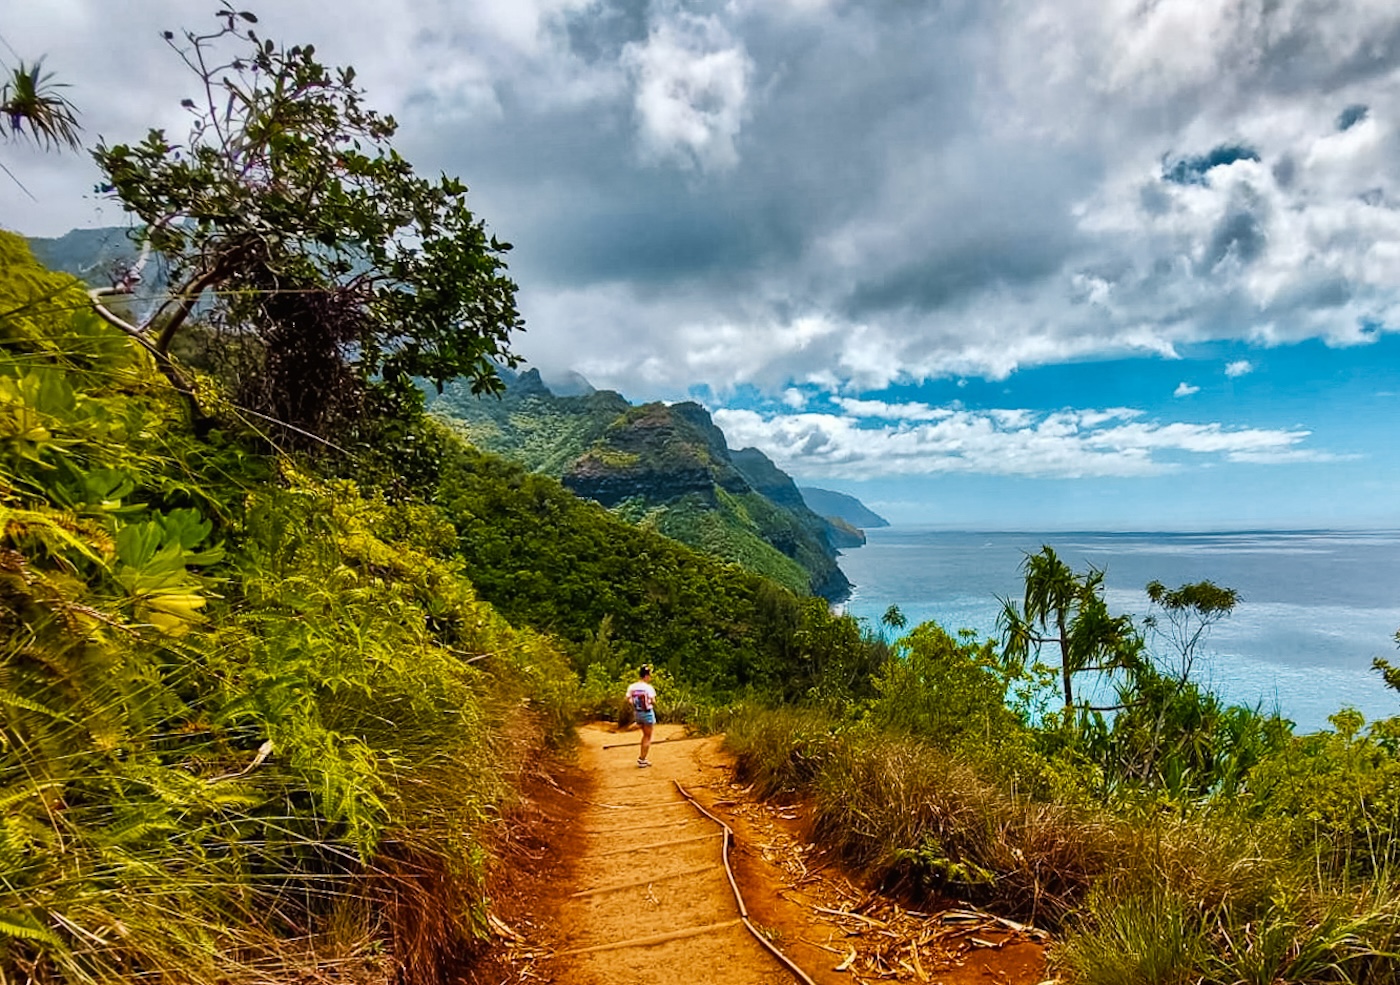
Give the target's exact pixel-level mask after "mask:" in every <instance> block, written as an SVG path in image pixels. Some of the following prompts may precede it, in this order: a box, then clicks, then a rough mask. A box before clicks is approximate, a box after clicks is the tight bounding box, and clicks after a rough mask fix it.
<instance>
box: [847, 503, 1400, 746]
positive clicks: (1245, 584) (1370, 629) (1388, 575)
mask: <svg viewBox="0 0 1400 985" xmlns="http://www.w3.org/2000/svg"><path fill="white" fill-rule="evenodd" d="M867 537H868V541H867V543H866V545H865V546H864V547H861V548H857V549H854V550H849V551H846V552H845V553H844V554H843V555H842V557H841V568H842V570H843V571H845V572H846V575H847V577H848V578H850V580H851V581H852V582H854V583H855V589H854V591H853V593H852V595H851V598H850V599H849V600H848V601H847V603H846V611H848V612H850V613H851V614H853V615H855V616H857V617H861V618H865V619H868V620H869V621H870V623H871V625H872V626H876V625H878V623H879V618H880V616H881V615H882V614H883V613H884V612H885V610H886V609H887V608H888V607H889V606H890V605H892V604H893V605H898V606H899V608H900V610H901V611H902V612H903V613H904V615H905V617H906V618H907V619H908V620H909V625H910V626H911V627H912V626H914V625H916V624H917V623H920V622H923V621H925V620H930V619H932V620H936V621H937V622H938V623H939V624H940V625H941V626H943V627H944V628H945V629H948V630H957V629H960V628H963V627H966V628H970V629H973V630H976V631H977V633H978V634H979V636H995V635H996V632H997V629H996V625H997V616H998V615H999V614H1000V612H1001V604H1000V603H999V602H998V601H997V596H1003V597H1010V598H1012V599H1013V600H1015V601H1017V602H1018V603H1019V602H1020V597H1021V593H1022V584H1021V580H1020V571H1019V568H1020V564H1021V561H1022V559H1023V558H1024V556H1025V554H1027V553H1033V552H1035V551H1038V550H1040V548H1041V545H1044V544H1048V545H1050V546H1051V547H1053V548H1054V549H1055V551H1056V553H1057V554H1059V556H1060V558H1061V559H1062V560H1064V561H1065V562H1066V563H1067V564H1069V565H1070V566H1071V567H1073V568H1074V569H1075V570H1076V571H1083V570H1085V569H1086V568H1087V567H1088V566H1089V565H1093V566H1095V567H1097V568H1100V569H1103V570H1104V572H1105V579H1104V584H1105V587H1106V592H1107V599H1108V604H1109V610H1110V611H1111V612H1112V613H1113V614H1115V615H1117V614H1120V613H1124V612H1128V613H1132V614H1134V615H1135V616H1139V617H1140V616H1143V615H1145V614H1146V613H1147V611H1148V603H1147V596H1146V594H1145V592H1144V587H1145V586H1146V585H1147V583H1148V582H1149V581H1152V580H1153V579H1156V580H1158V581H1161V582H1162V583H1163V584H1165V585H1166V586H1167V587H1168V588H1175V587H1177V586H1178V585H1181V584H1184V583H1187V582H1197V581H1203V580H1207V579H1209V580H1210V581H1213V582H1215V583H1216V584H1217V585H1222V586H1226V587H1229V588H1233V589H1236V590H1237V591H1238V592H1239V593H1240V597H1241V601H1240V603H1239V604H1238V605H1237V606H1236V607H1235V610H1234V612H1233V613H1232V614H1231V615H1229V616H1228V617H1226V618H1225V619H1224V620H1223V621H1222V622H1220V623H1218V624H1217V625H1216V627H1215V628H1214V630H1213V631H1212V633H1211V635H1210V637H1209V638H1208V639H1207V640H1206V642H1205V643H1204V645H1203V646H1202V648H1201V650H1200V651H1199V652H1200V654H1201V655H1200V656H1198V658H1197V662H1196V668H1195V672H1194V673H1193V676H1194V677H1195V678H1196V679H1197V680H1198V681H1200V682H1201V683H1203V684H1204V685H1206V686H1208V687H1209V688H1210V689H1211V690H1213V691H1215V692H1216V693H1217V694H1219V695H1220V696H1221V697H1223V698H1224V699H1226V700H1227V701H1230V702H1232V703H1238V704H1246V705H1250V706H1258V707H1261V708H1262V709H1264V710H1266V711H1272V710H1277V711H1279V712H1280V713H1281V714H1282V715H1284V716H1285V717H1286V718H1290V719H1292V720H1293V721H1294V722H1295V723H1296V725H1297V730H1298V731H1299V732H1310V731H1315V730H1318V729H1323V728H1328V727H1329V725H1328V723H1327V717H1328V716H1329V715H1331V714H1333V713H1334V712H1336V711H1338V710H1339V709H1341V708H1343V707H1352V708H1355V709H1356V710H1358V711H1360V712H1361V713H1362V714H1364V715H1365V716H1366V718H1367V720H1368V721H1369V720H1374V719H1376V718H1384V717H1388V716H1391V715H1400V693H1397V692H1395V691H1391V690H1389V689H1388V688H1386V687H1385V685H1384V683H1383V682H1382V681H1381V679H1380V675H1379V674H1377V673H1376V672H1375V671H1373V670H1372V669H1371V660H1372V658H1373V657H1377V656H1383V657H1387V658H1393V659H1394V660H1395V662H1400V651H1397V649H1396V645H1395V640H1394V634H1395V632H1396V630H1397V629H1400V531H1281V532H1280V531H1242V532H1234V533H1033V532H1027V533H1005V532H997V533H979V532H973V531H949V530H936V529H928V528H918V527H889V528H885V529H878V530H869V531H867Z"/></svg>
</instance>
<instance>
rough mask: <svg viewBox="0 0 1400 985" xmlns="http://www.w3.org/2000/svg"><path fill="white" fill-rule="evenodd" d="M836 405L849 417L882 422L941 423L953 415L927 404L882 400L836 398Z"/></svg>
mask: <svg viewBox="0 0 1400 985" xmlns="http://www.w3.org/2000/svg"><path fill="white" fill-rule="evenodd" d="M836 403H837V405H839V406H840V408H841V409H842V410H844V411H845V412H846V413H847V414H848V415H849V416H851V417H871V418H881V419H884V420H903V421H941V420H943V419H944V418H946V417H951V416H952V415H953V413H954V412H953V411H951V410H949V409H948V408H947V407H930V406H929V405H928V404H891V403H886V402H885V401H883V400H857V399H854V398H851V397H837V398H836Z"/></svg>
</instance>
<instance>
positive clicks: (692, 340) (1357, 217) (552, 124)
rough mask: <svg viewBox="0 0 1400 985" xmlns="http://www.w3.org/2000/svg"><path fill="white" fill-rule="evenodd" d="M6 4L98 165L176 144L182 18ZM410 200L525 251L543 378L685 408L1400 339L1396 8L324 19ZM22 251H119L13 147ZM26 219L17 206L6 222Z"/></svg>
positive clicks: (53, 159) (319, 16)
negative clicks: (171, 45)
mask: <svg viewBox="0 0 1400 985" xmlns="http://www.w3.org/2000/svg"><path fill="white" fill-rule="evenodd" d="M128 6H132V9H131V10H125V11H124V13H123V16H121V17H120V18H114V17H112V16H111V14H110V11H109V9H108V8H109V5H107V4H103V3H101V2H100V0H64V2H63V3H48V4H34V3H31V4H20V5H17V6H16V8H15V10H14V11H13V12H10V13H9V14H7V19H6V25H5V36H6V39H7V40H8V41H9V42H10V43H11V44H12V45H14V46H15V47H16V48H17V49H18V50H20V51H21V52H23V53H25V54H29V53H35V54H40V53H43V54H48V55H49V60H48V61H47V62H46V65H47V66H48V67H50V68H52V69H53V70H54V71H55V72H56V73H58V76H59V77H60V78H61V79H62V80H63V81H66V82H68V83H69V84H70V88H69V89H68V90H66V94H67V95H69V96H70V98H72V99H73V100H74V102H75V103H77V104H78V106H79V108H80V109H81V110H82V113H83V116H82V122H83V123H84V125H85V127H87V132H88V133H89V134H90V135H95V134H102V135H104V136H105V137H107V138H108V139H111V140H131V139H136V138H139V137H140V136H141V134H142V133H143V131H144V129H145V127H147V126H151V125H154V126H164V127H167V128H168V129H169V130H170V132H171V133H172V134H180V133H182V132H183V130H184V125H185V120H184V117H183V114H182V113H181V112H180V110H179V100H180V98H181V97H183V96H185V95H188V94H190V89H191V82H192V80H191V79H190V77H189V76H188V74H187V73H186V72H185V71H184V69H183V67H182V66H181V65H180V64H179V61H178V59H176V58H175V57H174V56H173V54H171V53H169V52H167V51H166V50H165V49H164V46H163V45H162V44H161V42H160V41H159V36H158V33H157V32H158V31H159V30H160V29H162V28H170V27H179V26H181V25H186V26H191V27H202V26H207V24H208V23H210V21H209V18H208V17H207V15H203V14H199V13H198V12H196V11H191V10H190V9H189V8H188V5H187V4H183V3H180V2H178V0H149V2H147V3H142V4H138V5H128ZM259 14H260V16H261V17H262V19H263V23H262V24H261V25H260V29H261V30H260V33H263V34H265V35H266V36H269V37H275V38H279V39H286V40H288V41H314V42H315V43H316V44H317V48H318V51H319V52H320V53H321V54H322V55H323V56H324V57H325V58H326V59H327V60H328V61H331V62H334V63H338V64H344V63H353V64H355V65H356V67H357V68H358V69H359V70H360V75H359V78H360V80H361V81H362V82H363V84H364V85H365V87H366V90H367V95H368V100H369V102H370V103H371V104H372V105H374V106H375V107H376V108H380V109H383V110H386V111H389V112H392V113H394V114H395V116H396V117H397V118H398V119H399V120H400V121H401V124H402V128H401V130H400V133H399V135H398V137H397V143H398V145H399V146H400V147H401V148H403V150H404V152H405V154H406V156H408V157H409V159H410V160H412V161H413V162H414V163H415V164H416V165H417V166H418V167H419V169H420V170H421V171H423V172H424V173H427V174H433V173H436V172H437V171H438V170H443V171H447V172H448V173H452V174H460V175H461V176H463V178H464V179H465V180H466V181H467V183H468V184H469V185H470V186H471V196H472V198H471V200H472V203H473V208H474V209H475V210H476V211H477V213H478V214H479V215H480V216H481V217H482V218H483V219H484V220H486V221H487V222H488V223H489V225H490V228H491V231H492V232H496V233H499V234H500V235H501V236H502V237H503V238H505V239H508V240H510V241H511V242H513V243H515V244H516V250H515V252H513V253H512V254H511V255H510V263H511V272H512V275H513V276H514V277H515V278H516V279H517V281H518V282H519V284H520V286H521V293H520V304H521V309H522V312H523V314H524V315H525V318H526V320H527V324H528V329H529V330H528V332H527V333H526V334H525V335H523V336H521V337H520V339H519V342H518V345H519V348H520V350H521V351H522V352H523V354H524V355H525V356H527V357H528V358H529V359H530V360H531V361H532V362H534V363H536V364H538V365H539V366H540V367H541V368H542V369H544V370H563V369H568V368H576V369H580V370H582V371H583V372H585V374H586V375H588V376H589V377H590V378H594V377H595V374H597V377H598V378H597V382H598V383H599V384H600V385H604V386H613V387H617V388H620V389H622V390H623V391H624V392H626V393H628V394H629V395H631V396H635V397H637V398H650V397H653V396H679V395H683V394H684V393H685V392H687V391H688V389H689V388H690V387H692V386H700V385H708V386H709V387H710V388H711V389H712V391H714V392H728V391H730V390H732V389H733V388H735V387H738V386H741V385H745V384H751V385H754V386H757V387H760V388H762V389H765V390H767V391H769V392H771V393H781V392H782V391H783V390H785V389H787V388H789V387H791V386H794V385H799V386H800V385H802V384H803V383H804V382H806V381H821V382H822V384H823V385H827V384H830V385H831V386H832V387H833V388H835V389H837V390H839V391H841V392H844V393H847V394H859V393H862V392H867V391H870V390H874V389H879V388H880V387H882V386H884V385H887V384H888V383H890V382H891V381H896V380H904V381H918V380H921V379H930V378H939V377H952V378H984V379H1003V378H1006V377H1007V376H1009V375H1010V374H1012V373H1014V372H1016V371H1017V370H1018V369H1020V368H1023V367H1030V366H1043V365H1053V364H1057V363H1063V362H1066V361H1073V360H1081V359H1091V358H1104V357H1114V356H1141V357H1148V358H1158V357H1160V358H1174V357H1176V356H1177V355H1179V354H1180V353H1181V352H1183V351H1186V350H1187V348H1188V347H1190V346H1192V345H1194V344H1197V343H1200V342H1203V341H1210V340H1231V341H1243V342H1248V343H1250V344H1252V345H1256V346H1262V347H1267V346H1278V345H1288V344H1292V343H1296V342H1298V341H1301V340H1304V339H1322V340H1325V341H1326V342H1327V343H1328V344H1330V345H1337V346H1342V345H1365V344H1369V343H1372V342H1374V341H1375V339H1376V338H1377V337H1378V335H1381V334H1384V333H1389V332H1394V331H1397V330H1400V193H1397V191H1396V189H1400V117H1397V113H1396V109H1395V107H1397V106H1400V58H1397V57H1396V52H1397V51H1400V8H1396V7H1395V5H1394V4H1391V3H1384V2H1380V0H1361V2H1357V3H1352V4H1338V3H1336V2H1335V0H1278V2H1270V3H1267V4H1265V3H1255V2H1252V3H1240V4H1215V5H1204V6H1203V5H1201V4H1198V3H1190V2H1187V0H1161V2H1157V3H1152V4H1134V3H1115V4H1109V5H1104V4H1102V3H1098V2H1094V0H1009V2H1008V3H1005V4H980V5H971V6H967V5H928V4H895V3H882V4H856V3H838V2H823V0H789V2H786V3H758V2H756V0H693V2H687V3H685V4H683V5H682V4H681V3H679V2H678V0H471V2H468V3H453V2H450V0H383V2H371V0H346V2H345V3H343V4H342V5H341V6H339V7H338V8H337V9H336V15H335V16H334V17H328V16H326V15H325V13H324V8H323V7H322V6H320V5H316V4H312V3H310V2H309V0H285V2H283V3H279V4H277V5H276V6H275V8H273V9H269V10H267V11H265V12H264V11H259ZM0 153H3V155H4V163H5V164H6V166H9V167H12V168H13V169H14V170H15V171H16V173H17V174H18V175H19V176H20V178H21V179H22V180H23V181H24V182H25V183H26V185H27V186H29V187H30V188H31V189H32V190H33V191H34V193H35V195H36V196H37V197H38V198H39V201H38V202H37V203H31V202H28V201H27V200H25V199H23V198H22V197H21V196H17V195H16V196H12V197H11V199H10V200H8V201H7V214H6V221H7V222H9V223H13V224H15V225H17V226H18V227H19V228H20V229H22V230H23V231H26V232H30V233H34V234H58V233H61V232H63V231H64V230H65V229H66V228H67V227H68V226H71V225H79V224H95V223H102V222H107V223H110V222H115V221H119V219H120V213H119V212H118V211H117V210H114V209H112V208H110V207H107V208H106V209H104V210H102V211H98V205H97V202H96V201H95V200H94V199H92V198H91V197H88V196H89V194H90V189H91V187H92V185H93V184H94V183H95V180H96V175H95V174H94V172H93V169H92V166H91V163H90V162H89V161H88V160H87V159H86V158H85V157H83V156H81V155H43V154H39V153H36V152H32V151H31V150H29V149H28V148H26V147H24V146H22V145H20V144H16V143H14V142H10V143H8V144H6V145H4V146H3V147H0ZM11 205H12V207H9V206H11Z"/></svg>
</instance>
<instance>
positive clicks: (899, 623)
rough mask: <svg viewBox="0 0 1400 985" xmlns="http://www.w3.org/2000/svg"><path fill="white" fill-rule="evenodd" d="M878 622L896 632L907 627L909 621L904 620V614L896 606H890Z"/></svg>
mask: <svg viewBox="0 0 1400 985" xmlns="http://www.w3.org/2000/svg"><path fill="white" fill-rule="evenodd" d="M880 622H881V624H882V625H885V626H888V627H889V628H890V629H893V630H895V631H896V632H897V631H899V630H901V629H903V628H904V627H905V626H907V625H909V620H908V619H906V618H905V616H904V613H903V612H901V611H900V609H899V606H897V605H891V606H890V607H889V608H888V609H886V610H885V614H884V615H883V616H881V617H880Z"/></svg>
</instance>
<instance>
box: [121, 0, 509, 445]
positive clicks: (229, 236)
mask: <svg viewBox="0 0 1400 985" xmlns="http://www.w3.org/2000/svg"><path fill="white" fill-rule="evenodd" d="M217 18H218V27H217V29H215V30H211V31H210V32H208V33H203V34H200V33H196V32H193V31H185V32H183V33H182V34H181V35H180V36H178V37H177V36H176V35H175V34H174V33H173V32H168V31H167V32H166V33H165V35H164V37H165V40H166V42H167V43H168V44H169V45H170V46H171V48H173V49H174V50H175V52H176V53H177V54H178V55H179V57H180V58H181V59H182V60H183V61H184V62H185V64H186V65H187V66H188V67H189V69H190V70H191V72H192V74H193V76H194V82H195V88H196V92H197V95H196V96H195V97H194V98H191V99H186V100H184V103H183V105H184V106H185V107H186V108H187V109H188V110H189V111H190V113H191V115H192V117H193V122H192V126H191V129H190V133H189V136H188V137H187V138H186V139H185V140H184V141H183V142H179V141H174V140H171V139H170V138H168V137H167V136H166V134H165V132H164V131H162V130H151V131H150V132H149V133H148V134H147V136H146V138H145V139H144V140H143V141H141V142H139V143H135V144H115V145H110V146H109V145H107V144H106V143H101V144H99V145H98V147H97V149H96V150H95V151H94V153H93V156H94V157H95V158H96V160H97V163H98V165H99V167H100V168H101V169H102V171H103V173H104V174H105V176H106V181H105V183H104V185H103V186H102V188H103V190H105V191H106V192H107V193H109V194H110V195H112V196H113V197H115V198H116V199H117V200H119V201H120V202H121V204H122V205H123V206H124V207H125V208H126V209H127V210H128V211H129V212H131V213H132V214H133V215H134V216H135V217H136V218H137V219H139V220H140V222H141V223H142V236H143V237H144V249H143V261H142V262H143V263H144V257H146V256H148V255H150V254H151V253H152V252H154V253H156V254H158V255H160V256H161V257H163V258H165V260H166V262H168V264H169V281H170V284H171V289H170V291H169V294H168V296H166V297H165V298H164V300H163V303H160V304H158V305H156V306H155V307H154V310H152V311H151V312H150V314H149V315H148V316H146V317H145V318H144V319H141V320H139V321H135V320H132V321H128V320H126V319H124V318H122V317H120V316H118V315H117V314H115V313H114V312H112V311H111V310H109V309H108V308H107V307H105V306H103V305H102V301H103V298H104V297H105V296H106V295H110V294H114V293H123V292H129V291H131V290H133V289H134V287H135V284H136V283H137V282H138V281H139V279H140V269H139V268H140V266H141V264H138V269H137V270H135V271H133V272H132V273H131V274H129V275H128V276H126V277H125V278H123V280H122V282H121V283H119V284H117V285H116V286H115V287H113V288H110V289H106V290H103V291H98V292H94V295H95V296H96V297H97V300H98V301H99V307H100V310H101V312H102V314H103V316H104V317H106V318H107V319H108V320H109V321H111V322H112V323H113V324H115V325H117V326H118V327H120V328H122V329H123V330H124V331H126V332H128V334H130V335H132V336H133V337H135V338H136V339H137V340H138V341H139V342H140V343H141V344H143V345H144V346H146V348H147V349H149V350H150V351H151V353H153V354H154V356H155V358H156V360H157V362H158V363H159V365H160V366H161V368H162V370H163V371H164V372H165V373H166V375H167V377H169V378H170V380H171V382H172V383H174V384H175V386H176V387H177V388H179V389H181V390H182V391H184V392H186V393H187V395H190V396H191V399H192V400H193V392H192V387H191V386H190V382H189V379H188V374H187V373H184V372H182V371H181V370H180V369H179V368H178V366H177V365H176V361H175V359H173V358H172V347H174V346H175V344H176V342H177V340H179V339H181V338H182V337H183V336H186V335H188V334H189V332H190V329H191V325H192V323H193V321H194V317H193V316H195V315H196V314H199V315H200V319H201V320H205V318H206V316H207V321H208V323H209V324H210V325H212V326H213V327H214V328H215V329H216V330H217V331H216V332H215V333H213V334H212V335H211V336H210V339H211V340H212V341H211V342H210V345H211V346H212V347H213V348H215V349H217V350H219V351H221V352H222V353H223V354H224V355H225V356H226V357H229V358H231V359H234V360H235V361H236V368H237V369H238V377H239V385H238V388H237V391H236V394H237V396H238V398H240V399H242V400H244V401H245V402H247V403H249V404H250V405H252V406H254V407H256V408H257V409H258V410H259V411H260V412H263V413H265V414H267V416H270V417H274V418H276V419H279V420H282V421H284V422H287V423H289V424H291V425H294V427H295V429H297V430H300V431H302V432H303V433H305V432H306V431H307V430H312V431H315V430H320V429H327V428H335V427H336V426H337V425H338V424H343V423H344V422H345V421H346V420H347V419H353V417H354V416H355V415H356V414H357V413H358V412H359V411H360V409H361V407H362V406H363V401H364V399H365V398H366V396H368V395H370V394H374V393H377V394H378V395H384V394H388V395H390V396H391V397H393V398H395V399H396V400H402V399H411V398H412V397H413V396H414V395H415V394H416V391H415V389H414V387H413V384H412V380H413V379H414V378H421V379H427V380H429V381H431V382H433V383H434V384H436V385H437V386H439V387H440V386H441V385H442V383H443V382H444V381H446V380H449V379H454V378H458V377H465V378H467V379H468V380H469V381H470V386H471V389H472V391H473V392H475V393H483V392H499V390H500V388H501V386H502V383H501V381H500V379H499V376H498V375H497V372H496V366H497V365H499V364H504V365H508V366H515V365H517V364H518V362H519V360H518V358H517V357H516V356H515V355H514V354H513V353H512V352H511V351H510V348H509V340H510V335H511V333H513V332H515V331H517V330H520V329H521V328H522V321H521V319H520V317H519V315H518V313H517V310H516V306H515V284H514V283H513V282H512V281H511V280H510V279H509V278H508V277H507V276H506V275H505V273H504V270H505V263H504V260H503V254H504V253H505V252H506V251H507V250H509V249H510V246H509V244H507V243H502V242H499V241H498V240H497V239H496V238H495V237H494V236H488V234H487V232H486V230H485V227H484V224H483V223H482V222H481V221H479V220H478V219H477V218H476V217H475V216H474V215H473V214H472V212H471V211H470V210H469V209H468V208H467V204H466V193H467V189H466V186H465V185H464V184H463V183H462V182H461V181H459V180H458V179H456V178H452V177H448V176H446V175H442V176H440V177H438V178H436V179H428V178H424V177H421V176H419V175H418V174H417V173H415V171H414V169H413V167H412V166H411V165H410V164H409V163H408V162H407V161H406V160H404V158H403V157H401V156H400V155H399V153H398V152H397V151H396V150H394V149H393V147H392V146H391V144H390V140H391V138H392V137H393V136H394V133H395V131H396V128H397V125H396V123H395V121H394V119H393V118H392V117H390V116H385V115H381V114H379V113H377V112H375V111H374V110H372V109H370V108H368V107H367V106H366V105H365V103H364V99H363V94H362V91H361V90H360V89H359V88H357V87H356V85H355V73H354V70H353V69H352V68H338V69H328V68H326V67H324V66H323V65H321V64H320V63H319V62H318V61H317V60H316V52H315V49H314V48H313V47H312V46H311V45H295V46H292V47H284V46H281V45H279V44H277V43H275V42H273V41H270V40H265V39H263V38H261V37H259V36H258V35H257V34H256V33H255V30H254V27H253V25H254V24H256V23H257V18H256V17H255V16H254V15H252V14H251V13H248V12H246V11H236V10H234V9H233V8H231V7H228V6H225V7H223V8H222V9H221V10H220V11H219V12H218V14H217ZM230 49H235V51H234V52H233V53H232V54H230V53H229V50H230ZM216 343H217V344H216Z"/></svg>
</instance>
